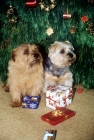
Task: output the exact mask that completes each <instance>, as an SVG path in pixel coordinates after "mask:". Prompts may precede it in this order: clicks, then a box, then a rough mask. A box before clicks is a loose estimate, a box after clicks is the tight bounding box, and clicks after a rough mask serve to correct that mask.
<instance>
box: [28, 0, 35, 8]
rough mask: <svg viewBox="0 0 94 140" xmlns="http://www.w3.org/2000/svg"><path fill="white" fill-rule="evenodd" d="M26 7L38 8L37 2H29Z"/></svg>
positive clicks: (32, 0)
mask: <svg viewBox="0 0 94 140" xmlns="http://www.w3.org/2000/svg"><path fill="white" fill-rule="evenodd" d="M26 6H27V7H29V8H35V7H36V6H37V2H36V0H27V1H26Z"/></svg>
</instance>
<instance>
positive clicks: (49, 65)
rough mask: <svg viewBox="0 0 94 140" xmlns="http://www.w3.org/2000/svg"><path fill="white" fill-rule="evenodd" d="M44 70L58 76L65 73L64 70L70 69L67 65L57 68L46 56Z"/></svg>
mask: <svg viewBox="0 0 94 140" xmlns="http://www.w3.org/2000/svg"><path fill="white" fill-rule="evenodd" d="M45 71H46V72H48V73H51V74H53V75H54V76H57V77H60V75H63V74H65V73H66V72H68V71H70V69H69V66H66V67H62V68H57V67H56V66H55V65H54V64H53V63H52V62H51V60H50V58H49V57H48V58H47V60H46V63H45Z"/></svg>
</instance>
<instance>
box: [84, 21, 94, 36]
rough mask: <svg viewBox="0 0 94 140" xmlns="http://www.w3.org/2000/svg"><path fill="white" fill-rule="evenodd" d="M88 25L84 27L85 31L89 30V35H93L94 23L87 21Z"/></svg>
mask: <svg viewBox="0 0 94 140" xmlns="http://www.w3.org/2000/svg"><path fill="white" fill-rule="evenodd" d="M87 25H88V27H87V28H86V30H87V31H89V33H90V35H94V24H93V23H88V24H87Z"/></svg>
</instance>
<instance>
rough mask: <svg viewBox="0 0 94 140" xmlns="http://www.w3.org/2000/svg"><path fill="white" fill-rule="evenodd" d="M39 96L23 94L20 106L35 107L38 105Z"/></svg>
mask: <svg viewBox="0 0 94 140" xmlns="http://www.w3.org/2000/svg"><path fill="white" fill-rule="evenodd" d="M39 101H40V96H28V95H27V96H24V98H23V102H22V108H31V109H37V108H38V106H39Z"/></svg>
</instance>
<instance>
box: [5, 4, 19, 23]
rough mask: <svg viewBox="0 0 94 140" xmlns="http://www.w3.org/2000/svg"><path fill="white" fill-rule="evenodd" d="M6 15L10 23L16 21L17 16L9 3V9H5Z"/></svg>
mask: <svg viewBox="0 0 94 140" xmlns="http://www.w3.org/2000/svg"><path fill="white" fill-rule="evenodd" d="M6 17H7V19H8V21H9V22H10V23H17V16H16V15H15V11H14V9H13V7H12V6H11V5H10V9H8V11H7V15H6Z"/></svg>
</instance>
